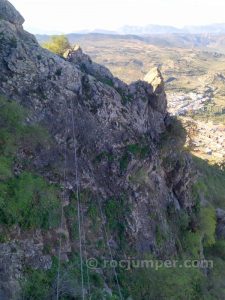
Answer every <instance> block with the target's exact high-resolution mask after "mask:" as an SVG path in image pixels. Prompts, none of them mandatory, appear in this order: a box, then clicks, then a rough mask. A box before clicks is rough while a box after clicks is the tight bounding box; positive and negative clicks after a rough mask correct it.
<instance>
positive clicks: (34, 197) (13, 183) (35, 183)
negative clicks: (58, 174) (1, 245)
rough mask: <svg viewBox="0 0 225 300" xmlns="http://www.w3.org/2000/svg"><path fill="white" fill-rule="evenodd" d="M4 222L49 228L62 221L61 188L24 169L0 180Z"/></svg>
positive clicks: (2, 221) (1, 217) (2, 218)
mask: <svg viewBox="0 0 225 300" xmlns="http://www.w3.org/2000/svg"><path fill="white" fill-rule="evenodd" d="M0 190H1V196H0V222H1V223H2V224H6V225H8V226H11V225H13V224H18V225H20V226H21V228H24V229H30V228H43V229H49V228H54V227H57V226H58V225H59V212H60V209H59V208H60V201H59V198H58V194H57V189H56V188H55V187H53V186H50V185H48V184H47V183H46V182H45V180H44V179H43V178H41V177H39V176H36V175H33V174H31V173H27V172H24V173H22V174H21V175H20V176H19V177H16V178H12V179H10V180H8V181H7V182H6V183H2V184H0Z"/></svg>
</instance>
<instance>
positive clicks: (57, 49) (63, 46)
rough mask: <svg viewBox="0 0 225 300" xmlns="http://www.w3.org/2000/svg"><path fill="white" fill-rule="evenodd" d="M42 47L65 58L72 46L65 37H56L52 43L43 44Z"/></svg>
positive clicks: (52, 38)
mask: <svg viewBox="0 0 225 300" xmlns="http://www.w3.org/2000/svg"><path fill="white" fill-rule="evenodd" d="M42 47H43V48H45V49H48V50H49V51H51V52H53V53H55V54H58V55H61V56H63V54H64V53H65V52H66V50H68V49H70V48H71V45H70V43H69V40H68V38H67V37H66V36H65V35H54V36H52V37H51V39H50V41H48V42H45V43H43V44H42Z"/></svg>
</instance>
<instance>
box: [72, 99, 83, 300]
mask: <svg viewBox="0 0 225 300" xmlns="http://www.w3.org/2000/svg"><path fill="white" fill-rule="evenodd" d="M71 104H72V103H71ZM71 111H72V113H71V116H72V131H73V146H74V164H75V179H76V198H77V218H78V232H79V248H80V272H81V287H82V299H83V300H84V298H85V297H84V271H83V254H82V239H81V216H80V193H79V174H78V162H77V145H76V136H75V121H74V112H73V105H71Z"/></svg>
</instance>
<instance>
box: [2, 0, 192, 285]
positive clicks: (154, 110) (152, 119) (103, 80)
mask: <svg viewBox="0 0 225 300" xmlns="http://www.w3.org/2000/svg"><path fill="white" fill-rule="evenodd" d="M22 23H23V18H22V17H21V16H20V14H19V13H18V12H17V11H16V10H15V9H14V8H13V6H12V5H11V4H10V3H9V2H8V1H5V0H0V94H2V95H5V96H6V97H7V98H9V99H13V100H15V101H18V102H19V103H21V104H22V105H23V106H24V107H26V108H28V109H29V111H30V114H29V118H28V119H27V122H29V123H40V124H42V125H43V126H45V127H46V128H47V129H48V131H49V133H50V135H51V136H52V137H53V139H54V145H52V146H51V148H50V149H48V150H46V149H45V150H44V149H38V150H37V152H36V155H35V157H32V163H31V165H32V168H33V169H34V170H35V171H36V172H38V173H39V174H41V175H43V176H44V177H45V178H47V179H48V180H49V181H51V182H55V183H59V182H60V183H61V184H62V185H64V186H65V187H66V189H67V190H68V193H69V190H73V189H75V187H76V182H75V168H74V152H73V123H72V112H73V114H74V120H75V124H74V127H75V128H74V131H75V138H76V143H77V153H78V167H79V174H80V189H81V190H85V189H88V190H89V191H91V192H92V194H93V197H99V198H101V199H102V200H101V201H102V202H106V201H107V199H109V198H110V197H114V198H115V199H118V198H120V197H121V195H126V199H127V203H128V204H129V214H127V215H126V216H124V224H125V231H126V238H127V244H129V245H130V247H132V248H134V249H135V250H136V251H137V252H140V253H143V252H147V251H152V252H153V253H154V254H156V255H158V256H159V257H166V256H170V255H172V254H176V245H175V241H176V234H175V233H174V232H173V229H172V228H171V227H170V223H169V222H168V220H167V218H166V213H167V207H168V205H171V204H172V205H174V206H175V207H176V209H178V210H180V209H188V208H190V207H191V206H192V204H193V203H192V200H191V198H190V185H191V178H190V176H191V175H190V159H189V158H188V157H186V156H183V157H182V163H179V156H178V155H176V153H172V155H173V159H175V160H177V163H176V164H175V166H174V168H173V167H170V169H168V168H167V169H165V168H164V167H163V164H162V157H161V154H160V152H159V150H158V141H159V140H160V136H161V134H162V133H164V132H165V131H166V130H167V129H166V123H165V122H166V119H168V118H167V117H168V116H167V110H166V95H165V91H164V85H163V79H162V75H161V74H160V72H159V71H158V70H157V69H155V70H153V71H152V72H151V73H149V74H148V75H147V77H146V78H145V81H138V82H134V83H132V84H131V85H127V84H125V83H123V82H122V81H120V80H119V79H117V78H114V77H113V75H112V74H111V73H110V71H109V70H107V69H106V68H105V67H103V66H100V65H98V64H96V63H94V62H92V60H91V59H90V58H89V57H88V56H87V55H86V54H84V53H83V52H82V50H81V49H80V48H79V47H75V48H74V49H70V50H68V51H67V53H65V55H64V58H61V57H59V56H57V55H54V54H53V53H50V52H49V51H47V50H45V49H42V48H41V47H40V46H39V45H38V43H37V41H36V39H35V38H34V37H33V36H32V35H30V34H29V33H27V32H25V31H24V30H23V28H22V26H21V25H22ZM64 145H66V146H67V152H68V153H67V156H68V165H67V170H66V171H67V181H66V182H63V176H62V174H63V167H62V165H63V164H62V163H60V162H61V161H62V157H63V152H62V148H63V146H64ZM130 145H139V146H140V147H142V148H144V149H145V154H144V155H136V154H134V153H133V152H132V151H131V150H129V149H130V148H129V146H130ZM129 151H130V152H129ZM102 153H107V154H110V156H111V157H113V160H110V161H109V160H107V157H105V156H103V158H102V159H101V161H99V162H98V164H96V157H99V156H101V155H102ZM168 155H169V154H168ZM125 159H126V164H125V163H124V160H125ZM51 166H54V171H53V168H51ZM56 170H57V176H56ZM115 201H116V200H115ZM65 205H66V204H65ZM151 216H152V217H151ZM153 216H154V217H153ZM86 226H88V222H87V225H86ZM158 228H160V231H161V232H162V234H163V239H164V245H165V244H166V247H165V246H164V245H161V244H160V245H159V243H158V242H157V236H156V231H157V230H158ZM64 230H65V231H67V228H66V227H65V228H64ZM87 230H89V231H90V232H91V230H92V229H91V228H87ZM34 235H35V236H36V240H38V241H39V244H40V245H41V247H43V242H42V237H41V234H37V233H34ZM37 236H38V237H37ZM32 239H33V237H32V236H29V253H28V254H27V253H26V251H28V250H26V248H24V247H22V246H21V245H22V244H23V243H25V242H24V241H23V237H21V236H20V233H19V232H18V233H17V235H16V237H15V238H14V241H15V240H19V243H17V244H16V245H17V246H16V247H17V248H18V249H17V250H18V253H20V256H19V257H17V259H16V263H15V265H13V263H12V262H10V260H8V261H6V262H5V265H6V268H5V271H4V272H6V273H4V272H3V273H4V274H3V276H6V275H7V278H10V279H9V281H10V282H11V284H14V285H15V286H16V284H15V282H16V281H15V276H14V273H15V270H17V271H18V270H20V271H18V272H19V273H20V272H21V269H22V267H23V261H24V260H23V258H24V256H25V257H26V255H28V256H29V255H30V256H31V257H30V256H29V257H30V258H31V259H30V260H31V261H32V267H37V268H42V266H40V264H39V261H40V256H41V254H40V249H39V248H38V249H36V248H37V247H33V246H32ZM111 239H112V240H115V244H116V240H117V237H116V236H115V235H113V234H112V237H111ZM67 242H68V245H69V246H68V247H66V248H65V249H64V250H63V251H64V253H63V254H64V255H65V256H66V255H67V254H69V253H70V251H71V245H70V240H68V241H67ZM10 245H11V244H10V242H9V243H8V244H7V245H5V249H6V252H7V253H8V254H10V253H11V252H10V251H11V247H10ZM32 247H33V252H32V251H30V248H32ZM92 248H93V247H90V249H88V251H90V253H92V252H91V251H92ZM0 256H1V253H0ZM44 261H46V262H47V263H46V265H45V266H44V267H43V268H45V267H46V266H47V267H49V266H50V265H51V264H50V263H49V257H46V258H45V260H44ZM10 263H11V265H12V266H11V268H7V266H8V265H10ZM27 264H28V265H29V262H27ZM18 276H19V275H18V274H17V278H18ZM7 284H8V282H7Z"/></svg>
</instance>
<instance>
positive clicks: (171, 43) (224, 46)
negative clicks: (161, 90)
mask: <svg viewBox="0 0 225 300" xmlns="http://www.w3.org/2000/svg"><path fill="white" fill-rule="evenodd" d="M67 36H68V38H69V40H70V42H71V43H72V44H74V43H79V44H82V43H83V42H87V41H88V42H89V41H90V42H91V41H92V42H94V41H106V40H109V39H110V40H117V41H118V40H123V41H126V40H127V41H131V40H133V41H136V42H140V41H141V42H144V43H146V44H149V45H155V46H159V47H172V48H173V47H175V48H177V47H181V48H211V49H212V50H215V51H219V52H224V53H225V33H224V34H189V33H186V34H185V33H168V34H149V35H135V34H126V35H121V34H109V33H70V34H67ZM36 38H37V40H38V42H39V43H43V42H45V41H47V40H48V39H49V38H50V36H49V35H36Z"/></svg>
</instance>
